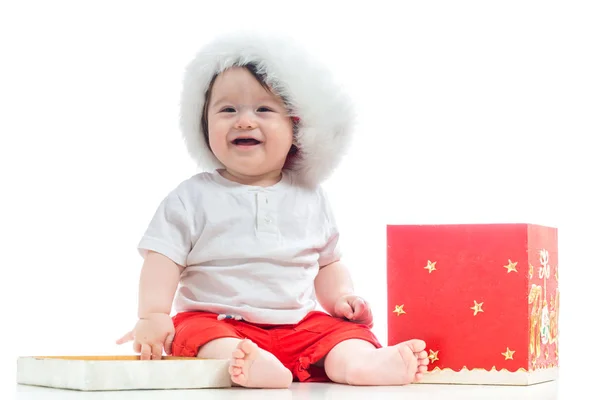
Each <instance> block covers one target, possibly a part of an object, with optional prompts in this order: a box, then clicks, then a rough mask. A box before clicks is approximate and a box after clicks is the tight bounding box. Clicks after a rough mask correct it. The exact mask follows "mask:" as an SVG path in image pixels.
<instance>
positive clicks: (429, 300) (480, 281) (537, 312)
mask: <svg viewBox="0 0 600 400" xmlns="http://www.w3.org/2000/svg"><path fill="white" fill-rule="evenodd" d="M557 233H558V232H557V229H556V228H552V227H546V226H540V225H533V224H472V225H468V224H462V225H389V226H388V227H387V242H388V243H387V244H388V248H387V279H388V282H387V286H388V341H389V344H390V345H393V344H396V343H398V342H402V341H405V340H408V339H412V338H420V339H423V340H425V342H426V343H427V351H428V353H429V359H430V364H429V367H428V368H429V369H428V371H427V373H426V374H425V377H424V379H423V382H424V383H464V384H507V385H529V384H534V383H539V382H544V381H549V380H553V379H556V377H557V375H558V310H559V291H558V263H557V259H558V258H557V257H558V249H557V246H558V238H557Z"/></svg>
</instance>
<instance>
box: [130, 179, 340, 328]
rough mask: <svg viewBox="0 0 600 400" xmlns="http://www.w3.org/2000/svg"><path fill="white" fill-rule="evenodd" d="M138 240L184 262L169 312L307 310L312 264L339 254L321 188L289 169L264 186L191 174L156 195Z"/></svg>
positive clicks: (267, 319) (278, 319)
mask: <svg viewBox="0 0 600 400" xmlns="http://www.w3.org/2000/svg"><path fill="white" fill-rule="evenodd" d="M138 247H139V250H140V252H141V253H142V254H143V251H144V250H153V251H155V252H158V253H161V254H164V255H165V256H167V257H169V258H170V259H171V260H173V261H174V262H175V263H177V264H179V265H181V266H183V267H185V269H184V271H183V273H182V275H181V280H180V285H179V287H178V289H177V292H176V294H175V300H174V308H175V310H176V311H177V312H182V311H193V310H202V311H209V312H214V313H217V314H229V315H236V316H241V317H242V319H244V320H246V321H249V322H254V323H264V324H293V323H296V322H298V321H300V320H301V319H302V318H303V317H304V316H305V315H306V314H307V313H308V312H310V311H312V310H314V309H315V308H316V305H317V300H316V297H315V293H314V279H315V277H316V275H317V273H318V272H319V268H320V267H322V266H325V265H327V264H330V263H332V262H334V261H337V260H338V259H339V258H340V246H339V241H338V230H337V226H336V224H335V219H334V216H333V213H332V211H331V207H330V205H329V202H328V200H327V197H326V195H325V193H324V191H323V189H322V188H321V187H318V188H317V189H308V188H305V187H302V186H300V185H297V184H295V177H294V175H293V174H292V173H289V172H284V174H283V177H282V179H281V180H280V181H279V182H278V183H276V184H275V185H273V186H269V187H264V188H263V187H258V186H249V185H243V184H239V183H236V182H232V181H230V180H228V179H226V178H224V177H223V176H222V175H221V174H220V173H219V171H213V172H203V173H200V174H197V175H194V176H193V177H191V178H189V179H187V180H185V181H184V182H182V183H181V184H180V185H178V186H177V187H176V188H175V189H174V190H173V191H172V192H171V193H169V194H168V195H167V197H166V198H165V199H164V200H163V201H162V202H161V204H160V205H159V207H158V209H157V211H156V212H155V214H154V216H153V218H152V219H151V222H150V224H149V226H148V228H147V230H146V232H145V234H144V236H143V237H142V239H141V241H140V243H139V246H138Z"/></svg>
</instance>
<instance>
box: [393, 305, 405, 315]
mask: <svg viewBox="0 0 600 400" xmlns="http://www.w3.org/2000/svg"><path fill="white" fill-rule="evenodd" d="M394 312H395V313H396V315H398V316H400V314H406V311H404V304H402V305H400V306H396V307H395V308H394Z"/></svg>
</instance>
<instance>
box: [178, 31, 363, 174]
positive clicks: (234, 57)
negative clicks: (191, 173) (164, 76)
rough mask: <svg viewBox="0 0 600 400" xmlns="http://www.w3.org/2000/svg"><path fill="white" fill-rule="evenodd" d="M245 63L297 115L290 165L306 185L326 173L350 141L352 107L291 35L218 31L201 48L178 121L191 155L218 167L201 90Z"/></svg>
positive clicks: (204, 166) (188, 75) (185, 81)
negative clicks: (295, 150) (207, 136)
mask: <svg viewBox="0 0 600 400" xmlns="http://www.w3.org/2000/svg"><path fill="white" fill-rule="evenodd" d="M248 63H253V64H255V65H256V67H257V69H258V72H259V73H261V74H264V75H266V76H265V81H266V83H267V84H268V85H269V86H270V87H271V88H272V90H273V91H274V92H275V93H276V94H278V95H280V96H282V97H283V98H285V99H286V100H287V102H288V105H289V106H290V108H291V109H290V112H291V113H292V115H294V116H297V117H298V118H299V119H300V122H299V126H298V130H297V136H296V144H297V147H298V153H297V158H295V162H294V165H293V170H294V171H296V173H297V175H298V177H299V178H300V179H301V180H302V181H303V182H304V183H305V184H307V185H317V184H320V183H321V182H323V181H324V180H325V179H327V178H328V177H329V176H330V175H331V173H332V172H333V170H334V169H335V168H336V167H337V166H338V164H339V163H340V161H341V159H342V157H343V155H344V154H345V152H346V150H347V149H348V146H349V144H350V136H351V133H352V132H351V131H352V128H353V125H354V117H355V116H354V109H353V105H352V102H351V100H350V98H349V97H348V96H347V95H346V93H345V92H344V91H343V89H342V88H341V86H339V85H338V84H337V83H336V82H335V79H334V78H333V75H332V74H331V72H330V71H328V70H327V69H326V68H324V67H323V66H322V65H320V64H319V63H318V62H317V61H316V60H315V59H314V58H313V57H312V56H311V55H309V54H307V53H306V52H305V51H304V49H303V48H301V47H300V46H298V45H297V44H295V43H294V41H293V40H291V39H289V38H285V39H284V38H283V37H281V36H280V35H277V36H276V35H269V34H265V33H256V32H251V33H249V32H239V33H235V34H229V35H225V36H222V37H220V38H218V39H216V40H214V41H212V42H211V43H209V44H208V45H206V46H205V47H204V48H203V49H201V50H200V51H199V52H198V53H197V54H196V56H195V57H194V58H193V60H192V61H191V62H190V63H189V65H188V66H187V68H186V69H185V74H184V79H183V90H182V94H181V104H180V106H181V110H180V118H181V119H180V127H181V130H182V133H183V137H184V140H185V143H186V146H187V149H188V152H189V154H190V156H191V157H192V158H193V160H194V161H195V162H196V163H197V164H198V166H199V167H200V168H201V169H203V170H213V169H215V168H222V167H223V165H222V164H221V163H220V161H219V160H218V159H217V158H216V157H215V156H214V155H213V154H212V152H211V151H210V148H209V146H208V143H207V142H206V140H205V137H204V132H203V131H202V124H201V118H202V112H203V108H204V101H205V94H206V91H207V89H208V86H209V84H210V82H211V81H212V79H213V77H214V76H215V75H217V74H219V73H221V72H223V71H224V70H226V69H227V68H230V67H233V66H242V65H245V64H248Z"/></svg>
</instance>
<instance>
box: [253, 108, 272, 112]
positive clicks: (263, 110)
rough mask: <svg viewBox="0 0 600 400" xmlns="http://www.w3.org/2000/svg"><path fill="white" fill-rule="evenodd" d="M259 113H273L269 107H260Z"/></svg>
mask: <svg viewBox="0 0 600 400" xmlns="http://www.w3.org/2000/svg"><path fill="white" fill-rule="evenodd" d="M257 111H258V112H270V111H273V110H271V109H270V108H269V107H258V110H257Z"/></svg>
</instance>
